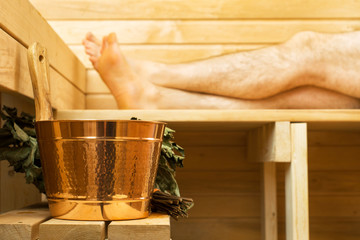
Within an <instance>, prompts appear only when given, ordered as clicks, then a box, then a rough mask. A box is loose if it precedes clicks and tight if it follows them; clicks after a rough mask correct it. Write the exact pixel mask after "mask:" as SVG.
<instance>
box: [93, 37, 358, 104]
mask: <svg viewBox="0 0 360 240" xmlns="http://www.w3.org/2000/svg"><path fill="white" fill-rule="evenodd" d="M92 38H94V37H93V36H92V35H89V36H87V41H88V42H94V41H93V40H92ZM359 42H360V32H352V33H345V34H320V33H313V32H303V33H299V34H297V35H295V36H294V37H293V38H292V39H291V40H289V41H288V42H286V43H284V44H280V45H276V46H272V47H268V48H264V49H259V50H255V51H249V52H241V53H235V54H229V55H225V56H221V57H215V58H211V59H208V60H204V61H198V62H193V63H188V64H174V65H165V64H159V63H151V62H142V63H141V66H140V67H139V66H138V65H139V64H134V66H135V67H138V69H137V72H140V73H141V75H142V78H143V79H147V80H148V81H151V82H153V83H155V84H156V85H159V86H163V87H168V88H176V89H181V90H186V91H194V92H203V93H210V94H215V95H221V96H227V97H233V98H240V99H262V98H267V97H270V96H273V95H276V94H278V93H281V92H284V91H287V90H290V89H293V88H296V87H299V86H307V85H309V86H316V87H321V88H325V89H329V90H333V91H337V92H340V93H343V94H346V95H349V96H352V97H356V98H360V44H359Z"/></svg>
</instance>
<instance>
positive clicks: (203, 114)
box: [56, 109, 360, 131]
mask: <svg viewBox="0 0 360 240" xmlns="http://www.w3.org/2000/svg"><path fill="white" fill-rule="evenodd" d="M131 117H137V118H140V119H142V120H161V121H165V122H168V123H169V125H170V126H171V127H174V128H175V129H177V130H179V131H181V130H187V131H190V130H194V129H197V130H198V131H202V130H204V131H206V130H208V129H212V130H217V131H234V130H250V129H254V128H257V127H260V126H263V125H264V124H267V123H272V122H277V121H289V122H306V123H308V128H309V129H311V130H351V131H354V130H360V110H347V109H341V110H326V109H322V110H62V111H58V112H57V113H56V118H57V119H62V120H64V119H67V120H71V119H107V120H109V119H130V118H131ZM189 123H191V124H189ZM224 123H226V124H224Z"/></svg>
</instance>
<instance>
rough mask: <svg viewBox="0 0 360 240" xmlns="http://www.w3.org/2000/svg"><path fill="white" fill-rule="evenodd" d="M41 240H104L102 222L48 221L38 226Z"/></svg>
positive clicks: (103, 224)
mask: <svg viewBox="0 0 360 240" xmlns="http://www.w3.org/2000/svg"><path fill="white" fill-rule="evenodd" d="M40 239H41V240H65V239H66V240H69V239H76V240H80V239H84V240H103V239H105V222H104V221H73V220H61V219H55V218H53V219H50V220H49V221H46V222H44V223H42V224H40Z"/></svg>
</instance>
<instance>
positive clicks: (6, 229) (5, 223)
mask: <svg viewBox="0 0 360 240" xmlns="http://www.w3.org/2000/svg"><path fill="white" fill-rule="evenodd" d="M49 218H50V213H49V210H48V208H47V204H42V205H34V206H32V207H29V208H24V209H20V210H14V211H10V212H7V213H4V214H1V215H0V236H1V239H13V240H24V239H29V240H36V239H38V238H39V224H40V223H41V222H43V221H45V220H47V219H49Z"/></svg>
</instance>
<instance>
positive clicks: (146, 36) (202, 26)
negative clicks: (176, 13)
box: [49, 20, 360, 44]
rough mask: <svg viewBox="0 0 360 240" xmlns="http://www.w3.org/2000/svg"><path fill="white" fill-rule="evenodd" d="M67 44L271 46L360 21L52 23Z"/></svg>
mask: <svg viewBox="0 0 360 240" xmlns="http://www.w3.org/2000/svg"><path fill="white" fill-rule="evenodd" d="M49 23H50V25H51V26H52V27H53V28H54V30H55V31H56V32H57V33H58V34H59V36H61V38H62V39H63V40H64V41H65V43H67V44H80V43H81V40H82V39H83V38H84V37H85V34H86V33H87V32H89V31H92V32H93V33H94V34H95V35H96V36H98V37H102V36H104V35H107V34H109V32H115V33H116V34H117V36H118V41H119V43H120V44H224V43H226V44H240V43H243V44H244V43H247V44H264V43H266V44H268V43H278V42H283V41H285V40H288V39H289V38H290V37H291V36H293V35H294V34H295V33H298V32H300V31H317V32H328V33H337V32H350V31H355V30H358V29H360V22H359V21H358V20H346V21H335V20H324V21H311V20H309V21H300V20H294V21H290V20H289V21H285V20H284V21H273V20H267V21H240V20H234V21H151V20H148V21H49Z"/></svg>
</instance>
